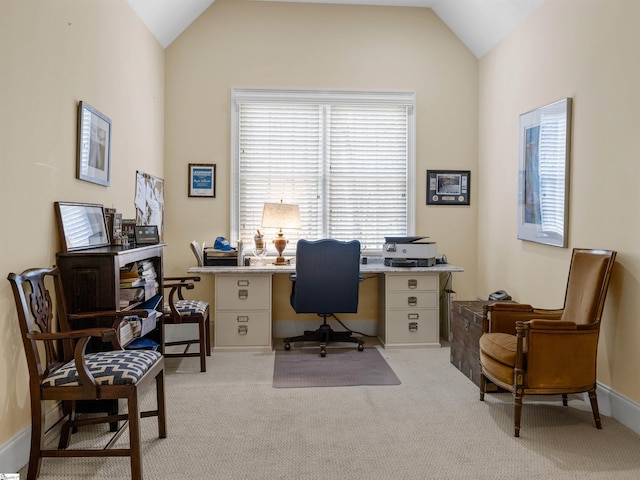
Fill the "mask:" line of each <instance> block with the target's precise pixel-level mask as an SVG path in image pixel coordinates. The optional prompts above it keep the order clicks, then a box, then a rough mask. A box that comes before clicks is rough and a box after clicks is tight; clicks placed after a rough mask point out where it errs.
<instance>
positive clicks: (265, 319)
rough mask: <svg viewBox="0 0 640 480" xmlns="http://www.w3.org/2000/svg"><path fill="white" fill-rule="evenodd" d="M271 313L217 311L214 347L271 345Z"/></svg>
mask: <svg viewBox="0 0 640 480" xmlns="http://www.w3.org/2000/svg"><path fill="white" fill-rule="evenodd" d="M270 317H271V313H270V311H264V312H246V313H237V312H218V314H217V315H216V321H215V327H214V329H215V335H214V342H215V345H214V347H255V346H265V347H266V346H270V345H271V318H270Z"/></svg>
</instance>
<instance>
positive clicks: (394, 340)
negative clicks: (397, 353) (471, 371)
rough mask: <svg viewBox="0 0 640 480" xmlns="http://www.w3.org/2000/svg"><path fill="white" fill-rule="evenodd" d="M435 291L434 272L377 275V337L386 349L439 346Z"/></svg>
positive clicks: (437, 280)
mask: <svg viewBox="0 0 640 480" xmlns="http://www.w3.org/2000/svg"><path fill="white" fill-rule="evenodd" d="M438 291H439V275H438V274H437V273H425V272H407V273H404V272H390V273H385V274H384V275H381V276H380V321H379V325H378V326H379V328H378V336H379V338H380V341H381V342H382V344H383V345H384V347H385V348H389V347H424V346H433V347H439V346H440V315H439V301H438Z"/></svg>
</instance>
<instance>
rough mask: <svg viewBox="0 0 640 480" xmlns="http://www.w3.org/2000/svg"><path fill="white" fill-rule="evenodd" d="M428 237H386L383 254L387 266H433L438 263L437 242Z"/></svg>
mask: <svg viewBox="0 0 640 480" xmlns="http://www.w3.org/2000/svg"><path fill="white" fill-rule="evenodd" d="M425 238H428V237H384V246H383V247H382V254H383V256H384V264H385V265H386V266H387V267H432V266H434V265H435V264H436V256H437V249H436V244H435V242H428V241H425Z"/></svg>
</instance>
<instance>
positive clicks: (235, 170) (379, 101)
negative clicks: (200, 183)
mask: <svg viewBox="0 0 640 480" xmlns="http://www.w3.org/2000/svg"><path fill="white" fill-rule="evenodd" d="M243 103H292V104H293V103H306V104H308V103H320V104H333V105H338V104H351V105H353V104H365V105H397V106H406V107H407V122H408V132H407V135H408V138H407V148H408V152H407V192H406V195H407V218H406V222H407V235H408V236H411V235H414V234H415V208H416V175H415V171H416V146H415V145H416V120H415V111H416V108H415V104H416V94H415V92H402V91H398V92H392V91H390V92H383V91H339V90H293V89H260V88H232V89H231V148H230V157H231V158H230V170H231V187H230V215H231V218H230V241H231V243H232V244H235V243H237V242H238V240H239V235H240V188H239V186H240V155H239V141H240V105H241V104H243ZM381 252H382V245H380V249H379V251H372V252H371V253H381Z"/></svg>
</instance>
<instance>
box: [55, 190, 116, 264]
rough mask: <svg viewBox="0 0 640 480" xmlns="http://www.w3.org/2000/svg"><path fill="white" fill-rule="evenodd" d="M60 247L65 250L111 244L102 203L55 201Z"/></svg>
mask: <svg viewBox="0 0 640 480" xmlns="http://www.w3.org/2000/svg"><path fill="white" fill-rule="evenodd" d="M54 205H55V210H56V219H57V222H58V235H59V238H60V248H61V249H62V251H63V252H71V251H74V250H82V249H85V248H96V247H105V246H108V245H109V244H110V240H109V234H108V233H107V221H106V217H105V215H104V208H103V206H102V205H98V204H93V203H72V202H55V204H54Z"/></svg>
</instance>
